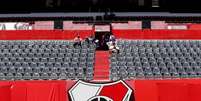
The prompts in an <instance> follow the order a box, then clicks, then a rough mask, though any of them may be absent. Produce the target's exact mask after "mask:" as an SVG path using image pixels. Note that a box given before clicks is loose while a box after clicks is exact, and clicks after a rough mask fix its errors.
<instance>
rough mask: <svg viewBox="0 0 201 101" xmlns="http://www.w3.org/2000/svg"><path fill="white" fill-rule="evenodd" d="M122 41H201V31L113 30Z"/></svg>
mask: <svg viewBox="0 0 201 101" xmlns="http://www.w3.org/2000/svg"><path fill="white" fill-rule="evenodd" d="M113 33H114V35H115V36H116V38H119V39H120V38H121V39H142V40H143V39H149V40H153V39H167V40H171V39H192V40H193V39H201V30H113Z"/></svg>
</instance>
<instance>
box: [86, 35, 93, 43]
mask: <svg viewBox="0 0 201 101" xmlns="http://www.w3.org/2000/svg"><path fill="white" fill-rule="evenodd" d="M94 40H95V37H94V35H91V36H90V37H87V38H86V40H85V41H86V42H87V43H88V44H90V43H94Z"/></svg>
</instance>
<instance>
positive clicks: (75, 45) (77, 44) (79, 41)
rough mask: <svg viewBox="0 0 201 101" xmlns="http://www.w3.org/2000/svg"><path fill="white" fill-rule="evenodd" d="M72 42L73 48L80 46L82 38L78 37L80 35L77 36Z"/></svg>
mask: <svg viewBox="0 0 201 101" xmlns="http://www.w3.org/2000/svg"><path fill="white" fill-rule="evenodd" d="M74 42H75V43H74V44H73V46H74V47H77V46H81V43H82V38H81V37H80V35H77V36H76V37H75V38H74Z"/></svg>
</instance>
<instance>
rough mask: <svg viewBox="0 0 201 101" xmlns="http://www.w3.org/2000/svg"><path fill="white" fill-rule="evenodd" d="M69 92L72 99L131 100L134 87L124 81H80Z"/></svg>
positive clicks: (72, 100)
mask: <svg viewBox="0 0 201 101" xmlns="http://www.w3.org/2000/svg"><path fill="white" fill-rule="evenodd" d="M69 94H70V97H71V101H102V100H100V99H103V101H130V97H131V94H132V89H131V88H129V86H128V85H127V84H126V83H125V82H123V81H117V82H113V83H106V84H95V83H87V82H84V81H78V82H77V83H76V84H75V85H74V86H73V87H72V88H71V89H70V90H69Z"/></svg>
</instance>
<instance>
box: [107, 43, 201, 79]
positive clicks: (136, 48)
mask: <svg viewBox="0 0 201 101" xmlns="http://www.w3.org/2000/svg"><path fill="white" fill-rule="evenodd" d="M117 45H118V46H119V47H120V53H119V54H116V53H113V54H112V55H111V58H110V62H111V65H110V67H111V69H110V74H111V75H110V77H111V79H112V80H117V79H131V78H133V79H142V78H143V79H146V78H147V79H150V78H151V79H158V78H199V77H201V51H200V50H201V41H199V40H192V41H189V40H118V41H117Z"/></svg>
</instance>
